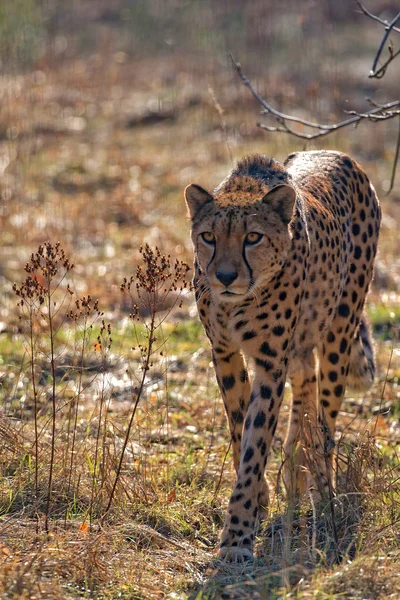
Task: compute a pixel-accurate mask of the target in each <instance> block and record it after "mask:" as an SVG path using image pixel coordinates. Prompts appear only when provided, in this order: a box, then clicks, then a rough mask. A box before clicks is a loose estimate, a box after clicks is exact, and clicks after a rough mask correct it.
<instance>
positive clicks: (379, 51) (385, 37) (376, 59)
mask: <svg viewBox="0 0 400 600" xmlns="http://www.w3.org/2000/svg"><path fill="white" fill-rule="evenodd" d="M399 19H400V12H399V14H398V15H397V16H396V17H395V18H394V19H393V21H392V22H391V23H390V24H389V25H388V26H387V27H385V29H386V31H385V34H384V36H383V38H382V40H381V43H380V44H379V48H378V51H377V53H376V56H375V59H374V62H373V64H372V69H371V72H370V74H369V76H368V77H383V76H384V74H385V71H386V68H387V66H388V64H389V63H391V62H392V60H393V59H394V58H395V57H396V56H397V54H398V52H396V53H395V54H393V51H391V52H390V50H389V52H390V56H389V58H388V59H387V61H386V62H385V64H384V65H383V66H382V67H381V68H380V69H378V71H376V67H377V64H378V60H379V58H380V55H381V53H382V50H383V47H384V45H385V44H386V40H387V39H388V37H389V34H390V32H391V31H392V29H393V27H394V26H395V24H396V23H397V21H398V20H399ZM377 73H380V74H379V75H378V74H377Z"/></svg>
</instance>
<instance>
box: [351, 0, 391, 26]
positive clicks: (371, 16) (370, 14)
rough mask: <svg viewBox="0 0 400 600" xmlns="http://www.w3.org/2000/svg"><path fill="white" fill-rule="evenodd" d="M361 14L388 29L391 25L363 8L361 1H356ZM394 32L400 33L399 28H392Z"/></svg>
mask: <svg viewBox="0 0 400 600" xmlns="http://www.w3.org/2000/svg"><path fill="white" fill-rule="evenodd" d="M356 2H357V4H358V6H359V8H360V10H361V12H362V13H363V14H364V15H365V16H366V17H369V18H370V19H373V20H374V21H378V23H380V24H381V25H384V26H385V27H387V26H388V25H389V23H388V22H387V21H384V20H383V19H381V18H380V17H378V16H377V15H373V14H372V13H371V12H369V10H367V9H366V8H365V6H363V5H362V4H361V2H359V0H356ZM392 31H395V32H396V33H400V29H399V28H398V27H392Z"/></svg>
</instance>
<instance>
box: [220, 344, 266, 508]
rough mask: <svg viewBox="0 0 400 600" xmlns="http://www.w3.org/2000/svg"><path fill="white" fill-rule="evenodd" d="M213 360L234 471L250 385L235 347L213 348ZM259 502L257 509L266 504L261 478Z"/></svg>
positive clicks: (237, 467) (238, 457) (238, 461)
mask: <svg viewBox="0 0 400 600" xmlns="http://www.w3.org/2000/svg"><path fill="white" fill-rule="evenodd" d="M213 361H214V366H215V372H216V375H217V381H218V385H219V387H220V390H221V394H222V398H223V401H224V406H225V410H226V414H227V417H228V423H229V429H230V434H231V440H232V453H233V464H234V467H235V470H236V473H237V472H238V469H239V463H240V447H241V440H242V432H243V423H244V419H245V415H246V412H247V409H248V406H249V401H250V391H251V386H250V382H249V376H248V373H247V368H246V365H245V362H244V359H243V356H242V355H241V353H240V352H239V351H237V350H233V351H230V349H229V348H228V349H227V350H225V351H222V349H221V348H219V351H218V353H217V352H216V351H213ZM259 503H260V508H261V510H263V507H265V506H267V505H268V486H267V483H266V481H265V479H263V482H262V492H261V495H260V499H259Z"/></svg>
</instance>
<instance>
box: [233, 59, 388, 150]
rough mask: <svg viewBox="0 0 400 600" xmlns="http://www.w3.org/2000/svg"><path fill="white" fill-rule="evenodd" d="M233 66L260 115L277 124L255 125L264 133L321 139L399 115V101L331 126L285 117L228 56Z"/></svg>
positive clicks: (353, 114)
mask: <svg viewBox="0 0 400 600" xmlns="http://www.w3.org/2000/svg"><path fill="white" fill-rule="evenodd" d="M230 57H231V60H232V62H233V65H234V67H235V69H236V71H237V73H238V75H239V77H240V78H241V80H242V81H243V83H244V84H245V85H246V86H247V87H248V88H249V90H250V92H251V93H252V94H253V96H254V98H255V99H256V100H257V101H258V102H259V103H260V104H261V106H262V107H263V109H264V110H263V111H261V112H262V114H266V115H271V116H273V117H274V118H275V120H276V122H277V123H278V127H271V126H269V125H264V124H263V123H257V125H258V126H259V127H260V128H261V129H264V130H266V131H273V132H276V131H279V132H282V133H288V134H290V135H294V136H295V137H298V138H301V139H305V140H313V139H316V138H320V137H323V136H325V135H328V134H330V133H333V132H334V131H338V130H339V129H342V128H343V127H348V126H349V125H354V126H356V125H357V124H358V123H359V122H360V121H363V120H368V121H386V120H388V119H393V118H394V117H396V116H398V115H400V100H395V101H393V102H388V103H387V104H376V103H373V105H374V108H372V109H371V110H369V111H367V112H364V113H358V112H356V111H350V112H349V113H348V114H350V115H352V116H351V118H350V119H345V120H344V121H340V122H339V123H334V124H332V125H324V124H321V123H315V122H313V121H307V120H306V119H301V118H299V117H294V116H292V115H287V114H285V113H282V112H280V111H278V110H276V109H275V108H273V107H272V106H271V105H270V104H268V102H267V101H266V100H264V98H263V97H262V96H260V94H259V93H258V92H257V91H256V90H255V89H254V87H253V86H252V84H251V83H250V81H249V79H248V78H247V77H246V75H244V73H243V71H242V67H241V65H240V63H237V62H235V60H234V58H233V56H232V54H231V55H230ZM288 123H297V124H299V125H303V126H304V127H309V128H311V129H316V130H317V131H315V132H314V133H304V132H302V131H299V130H296V129H293V128H292V127H290V126H289V125H288Z"/></svg>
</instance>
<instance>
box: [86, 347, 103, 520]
mask: <svg viewBox="0 0 400 600" xmlns="http://www.w3.org/2000/svg"><path fill="white" fill-rule="evenodd" d="M104 371H105V358H104V362H103V378H102V386H101V395H100V408H99V422H98V426H97V433H96V446H95V451H94V461H93V477H92V489H91V492H90V503H89V526H90V527H91V526H92V517H93V503H94V497H95V488H96V485H97V461H98V458H99V446H100V436H101V420H102V418H103V409H104V397H105V374H104ZM104 436H105V432H104V433H103V439H104ZM103 448H104V445H103ZM99 473H100V467H99Z"/></svg>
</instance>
